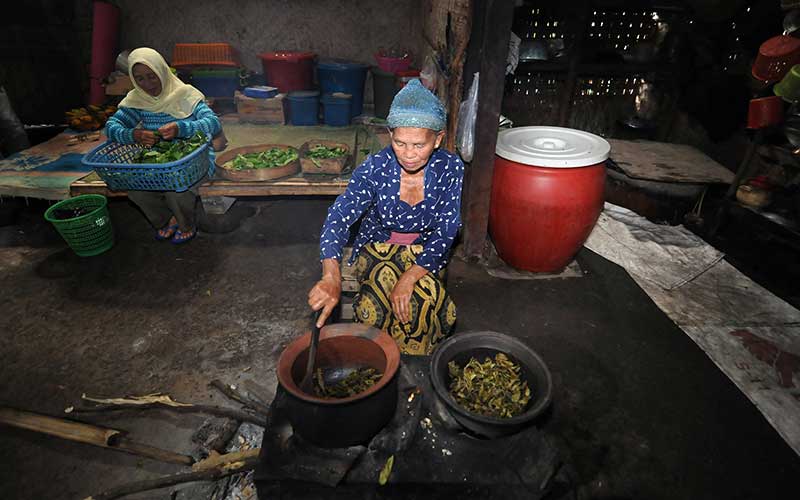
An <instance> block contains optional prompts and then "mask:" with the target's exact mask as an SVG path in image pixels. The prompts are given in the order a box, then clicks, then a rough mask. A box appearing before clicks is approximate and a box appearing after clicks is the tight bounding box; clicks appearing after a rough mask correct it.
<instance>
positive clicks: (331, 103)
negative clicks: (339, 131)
mask: <svg viewBox="0 0 800 500" xmlns="http://www.w3.org/2000/svg"><path fill="white" fill-rule="evenodd" d="M351 104H352V96H350V95H347V94H338V95H331V94H325V95H324V96H322V117H323V120H324V121H325V125H330V126H332V127H345V126H347V125H350V107H351Z"/></svg>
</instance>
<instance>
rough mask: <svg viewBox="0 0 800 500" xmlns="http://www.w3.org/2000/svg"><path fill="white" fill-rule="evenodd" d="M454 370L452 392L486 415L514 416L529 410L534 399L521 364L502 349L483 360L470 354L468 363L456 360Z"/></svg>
mask: <svg viewBox="0 0 800 500" xmlns="http://www.w3.org/2000/svg"><path fill="white" fill-rule="evenodd" d="M447 368H448V369H449V371H450V395H452V396H453V398H454V399H455V400H456V402H457V403H458V404H459V405H461V406H462V407H464V409H466V410H468V411H471V412H473V413H477V414H479V415H483V416H486V417H496V418H510V417H514V416H516V415H519V414H520V413H522V412H523V411H525V407H526V406H527V405H528V402H529V401H530V399H531V390H530V388H529V387H528V383H527V382H525V381H524V380H522V378H521V377H520V367H519V365H517V364H516V363H514V362H513V361H511V360H510V359H508V356H506V355H505V354H503V353H501V352H499V353H497V354H496V355H495V357H494V359H491V358H488V357H487V358H485V359H484V361H483V363H481V362H479V361H478V360H477V359H475V358H474V357H473V358H470V360H469V361H468V362H467V364H466V365H464V367H463V368H462V367H460V366H459V365H458V364H457V363H456V362H455V361H451V362H449V363H448V364H447Z"/></svg>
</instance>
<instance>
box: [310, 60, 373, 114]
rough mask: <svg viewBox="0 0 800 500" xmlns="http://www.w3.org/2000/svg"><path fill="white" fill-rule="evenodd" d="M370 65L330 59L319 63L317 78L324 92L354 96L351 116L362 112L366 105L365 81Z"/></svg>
mask: <svg viewBox="0 0 800 500" xmlns="http://www.w3.org/2000/svg"><path fill="white" fill-rule="evenodd" d="M368 69H369V65H367V64H362V63H357V62H351V61H343V60H341V59H329V60H327V61H321V62H320V63H319V64H317V79H318V80H319V86H320V89H321V90H322V93H323V94H333V93H334V92H343V93H345V94H350V95H352V96H353V100H352V104H351V106H350V118H353V117H355V116H358V115H360V114H361V110H362V109H363V105H364V83H365V82H366V80H367V70H368Z"/></svg>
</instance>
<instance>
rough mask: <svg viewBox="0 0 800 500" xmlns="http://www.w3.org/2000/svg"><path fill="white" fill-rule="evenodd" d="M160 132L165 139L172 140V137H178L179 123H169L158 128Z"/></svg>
mask: <svg viewBox="0 0 800 500" xmlns="http://www.w3.org/2000/svg"><path fill="white" fill-rule="evenodd" d="M158 133H159V134H161V137H162V138H164V140H167V141H171V140H172V139H174V138H176V137H178V123H177V122H170V123H167V124H166V125H164V126H163V127H161V128H159V129H158Z"/></svg>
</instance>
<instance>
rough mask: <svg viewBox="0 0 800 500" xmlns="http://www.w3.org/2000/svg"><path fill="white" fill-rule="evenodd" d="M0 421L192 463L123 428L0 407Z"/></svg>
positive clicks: (158, 458)
mask: <svg viewBox="0 0 800 500" xmlns="http://www.w3.org/2000/svg"><path fill="white" fill-rule="evenodd" d="M0 424H6V425H10V426H11V427H16V428H18V429H26V430H29V431H34V432H40V433H42V434H48V435H50V436H55V437H59V438H62V439H66V440H69V441H75V442H78V443H84V444H90V445H93V446H99V447H101V448H108V449H110V450H119V451H124V452H126V453H130V454H132V455H139V456H142V457H147V458H152V459H154V460H159V461H162V462H167V463H174V464H180V465H192V464H193V463H194V459H193V458H192V457H190V456H188V455H180V454H178V453H173V452H171V451H167V450H162V449H160V448H155V447H153V446H149V445H146V444H142V443H137V442H135V441H131V440H130V439H128V438H127V437H125V436H124V434H125V433H124V432H123V431H119V430H116V429H108V428H105V427H98V426H96V425H91V424H86V423H83V422H75V421H72V420H65V419H62V418H56V417H50V416H47V415H40V414H38V413H33V412H28V411H23V410H17V409H14V408H8V407H0Z"/></svg>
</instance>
